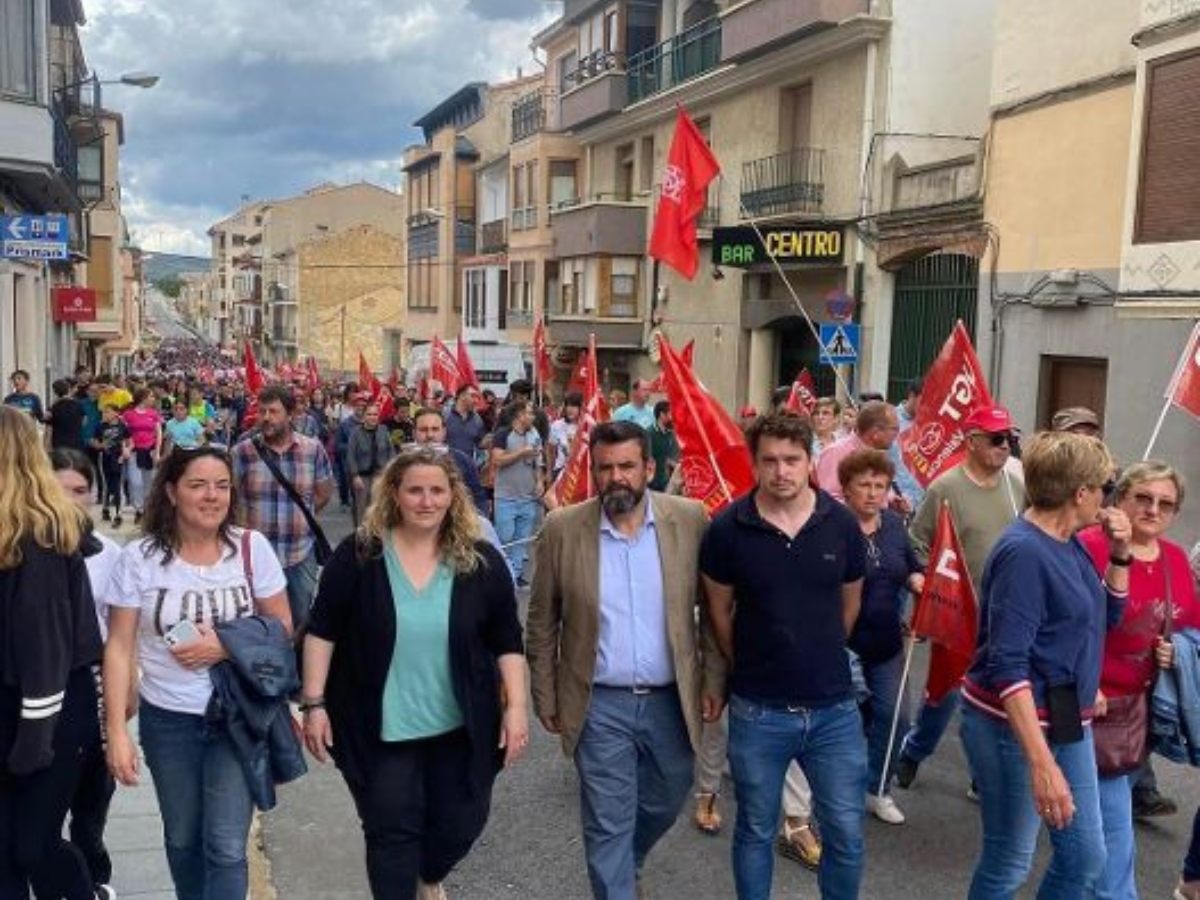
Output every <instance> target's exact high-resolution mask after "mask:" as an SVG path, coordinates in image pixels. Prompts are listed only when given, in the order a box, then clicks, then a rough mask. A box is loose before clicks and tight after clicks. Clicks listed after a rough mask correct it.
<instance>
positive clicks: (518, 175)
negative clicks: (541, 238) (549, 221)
mask: <svg viewBox="0 0 1200 900" xmlns="http://www.w3.org/2000/svg"><path fill="white" fill-rule="evenodd" d="M512 172H513V175H512V177H513V185H512V187H513V213H512V227H513V231H524V230H525V229H527V228H536V227H537V223H538V183H537V178H538V165H537V161H536V160H534V161H532V162H527V163H522V164H521V165H518V166H513V170H512Z"/></svg>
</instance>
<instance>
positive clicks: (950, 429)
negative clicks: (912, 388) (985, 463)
mask: <svg viewBox="0 0 1200 900" xmlns="http://www.w3.org/2000/svg"><path fill="white" fill-rule="evenodd" d="M991 403H992V395H991V393H990V392H989V391H988V386H987V382H986V381H985V380H984V378H983V369H982V368H981V367H980V365H979V359H978V358H977V357H976V356H975V348H974V347H972V346H971V338H970V336H969V335H968V334H967V329H966V328H964V327H963V323H962V322H957V323H956V324H955V326H954V331H953V332H951V334H950V337H949V338H947V339H946V343H945V345H944V346H943V347H942V352H941V353H939V354H938V357H937V359H935V360H934V361H933V365H932V366H930V367H929V371H928V372H927V373H926V374H925V388H924V390H923V391H922V392H921V403H920V406H919V407H918V408H917V417H916V419H915V420H914V421H913V423H912V425H911V426H910V427H909V428H908V430H907V431H905V432H904V433H903V434H901V435H900V452H901V453H902V454H903V456H904V462H905V464H906V465H907V466H908V470H909V471H910V472H912V474H913V477H914V478H916V479H917V481H919V482H920V483H921V486H922V487H928V486H929V483H930V482H931V481H933V479H934V478H936V477H937V476H938V475H940V474H941V473H942V472H945V471H946V470H947V469H950V468H953V467H954V466H955V465H956V464H957V463H958V461H959V460H960V459H961V458H962V456H963V453H964V452H965V444H966V437H965V436H964V435H963V430H962V422H963V420H964V419H966V418H967V416H969V415H970V414H971V412H972V411H973V410H974V409H975V408H976V407H978V406H990V405H991Z"/></svg>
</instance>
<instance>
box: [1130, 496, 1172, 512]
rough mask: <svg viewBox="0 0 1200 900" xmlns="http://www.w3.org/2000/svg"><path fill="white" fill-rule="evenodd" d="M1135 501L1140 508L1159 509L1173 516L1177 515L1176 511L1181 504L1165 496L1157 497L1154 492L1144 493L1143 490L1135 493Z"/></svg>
mask: <svg viewBox="0 0 1200 900" xmlns="http://www.w3.org/2000/svg"><path fill="white" fill-rule="evenodd" d="M1133 502H1134V503H1136V504H1137V505H1138V507H1139V508H1140V509H1144V510H1150V509H1157V510H1158V511H1159V512H1160V513H1162V514H1163V515H1164V516H1173V515H1175V511H1176V510H1177V509H1179V504H1178V503H1177V502H1176V501H1174V500H1168V499H1166V498H1165V497H1155V496H1154V495H1153V494H1143V493H1141V492H1138V493H1136V494H1134V495H1133Z"/></svg>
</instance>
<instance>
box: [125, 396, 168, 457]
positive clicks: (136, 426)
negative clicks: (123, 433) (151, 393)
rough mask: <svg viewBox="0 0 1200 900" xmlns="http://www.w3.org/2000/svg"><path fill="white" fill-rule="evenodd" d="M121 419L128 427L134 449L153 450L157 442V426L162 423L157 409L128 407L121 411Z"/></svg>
mask: <svg viewBox="0 0 1200 900" xmlns="http://www.w3.org/2000/svg"><path fill="white" fill-rule="evenodd" d="M121 421H122V422H124V423H125V427H126V428H128V429H129V436H130V437H131V438H132V439H133V447H134V449H135V450H153V449H154V447H155V446H156V445H157V444H158V428H159V426H160V425H162V414H161V413H159V411H158V410H157V409H146V408H144V407H140V406H134V407H130V408H129V409H127V410H125V412H123V413H121Z"/></svg>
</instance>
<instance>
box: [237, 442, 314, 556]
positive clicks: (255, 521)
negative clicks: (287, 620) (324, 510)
mask: <svg viewBox="0 0 1200 900" xmlns="http://www.w3.org/2000/svg"><path fill="white" fill-rule="evenodd" d="M267 452H268V453H273V452H274V451H273V450H271V449H270V448H267ZM275 459H276V462H277V465H278V466H279V471H280V472H282V473H283V475H284V477H285V478H287V480H288V481H290V482H291V483H292V484H293V485H295V487H296V492H297V493H298V494H299V495H300V496H301V497H302V498H304V502H305V503H306V504H307V505H308V507H309V509H313V494H314V492H315V490H316V486H317V485H318V484H320V483H321V482H323V481H329V480H330V479H331V478H332V477H333V473H332V471H331V469H330V467H329V457H328V456H326V455H325V448H324V447H322V446H321V442H320V441H317V440H314V439H313V438H310V437H305V436H304V435H302V434H296V433H295V432H293V433H292V445H291V446H290V447H288V448H287V450H285V451H283V453H280V454H277V455H276V457H275ZM233 474H234V479H235V480H236V481H237V489H238V510H239V513H240V515H239V519H240V521H241V524H242V525H244V526H246V527H247V528H253V529H254V530H255V531H260V532H262V533H263V534H264V535H266V537H267V540H269V541H270V542H271V546H272V547H274V548H275V555H276V556H278V557H279V562H280V564H281V565H282V566H283V567H284V568H285V569H286V568H288V567H289V566H294V565H296V564H297V563H300V562H303V561H304V559H305V558H306V557H307V556H308V554H309V553H311V552H312V547H313V535H312V531H311V530H310V529H309V527H308V522H307V521H305V519H304V513H302V512H301V511H300V507H298V506H297V505H296V504H295V503H293V502H292V499H291V498H290V497H289V496H288V495H287V491H285V490H284V489H283V486H282V485H281V484H280V483H279V481H278V480H277V479H276V478H275V476H274V475H273V474H271V470H270V469H269V468H267V464H266V463H265V462H263V461H262V459H261V458H260V457H259V455H258V448H257V447H255V446H254V442H253V440H251V439H250V438H247V439H245V440H243V441H240V442H238V444H237V445H235V446H234V448H233ZM313 512H314V513H315V512H316V510H315V509H314V510H313Z"/></svg>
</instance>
